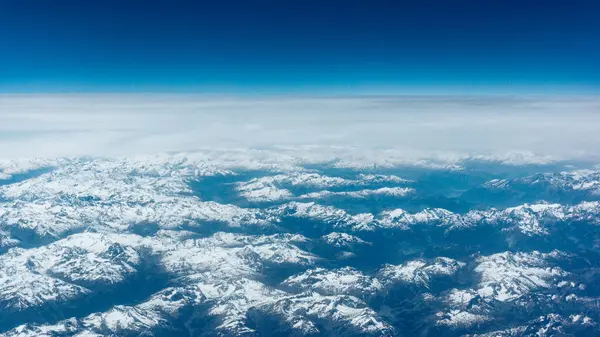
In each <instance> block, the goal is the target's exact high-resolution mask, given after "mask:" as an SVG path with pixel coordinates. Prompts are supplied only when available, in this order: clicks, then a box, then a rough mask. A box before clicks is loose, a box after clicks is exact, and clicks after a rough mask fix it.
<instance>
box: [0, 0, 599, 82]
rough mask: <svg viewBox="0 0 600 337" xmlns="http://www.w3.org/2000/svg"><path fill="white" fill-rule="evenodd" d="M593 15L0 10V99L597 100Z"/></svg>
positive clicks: (207, 6) (574, 4) (176, 6)
mask: <svg viewBox="0 0 600 337" xmlns="http://www.w3.org/2000/svg"><path fill="white" fill-rule="evenodd" d="M598 13H600V2H598V1H578V0H575V1H553V0H550V1H548V0H547V1H537V0H529V1H512V0H505V1H460V0H458V1H427V0H426V1H414V2H412V3H406V2H403V1H389V2H388V1H350V0H346V1H313V0H302V1H295V0H291V1H281V0H279V1H261V0H258V1H231V0H224V1H152V0H149V1H141V0H128V1H114V0H103V1H98V0H86V1H81V0H56V1H45V0H0V92H23V91H25V92H54V91H66V92H77V91H101V92H102V91H117V92H118V91H142V92H143V91H169V92H178V91H182V92H187V91H192V92H212V93H219V92H237V93H252V92H283V93H285V92H325V93H328V92H332V93H333V92H335V93H338V92H340V93H343V92H353V93H354V92H359V93H360V92H364V93H394V92H398V93H438V92H439V93H452V94H455V93H460V92H467V93H471V92H491V93H494V92H507V93H522V92H531V93H554V92H568V93H589V92H598V91H600V90H599V89H600V43H599V42H598V41H599V39H600V20H598Z"/></svg>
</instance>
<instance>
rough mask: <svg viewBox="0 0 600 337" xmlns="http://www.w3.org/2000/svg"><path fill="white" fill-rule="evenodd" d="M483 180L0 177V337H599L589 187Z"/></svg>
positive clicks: (261, 172) (150, 163)
mask: <svg viewBox="0 0 600 337" xmlns="http://www.w3.org/2000/svg"><path fill="white" fill-rule="evenodd" d="M213 159H214V158H213ZM487 165H488V166H486V165H483V164H481V163H478V164H477V165H475V166H473V167H470V166H469V165H468V163H465V164H464V165H463V166H462V167H460V168H459V169H457V168H456V167H455V166H453V167H423V166H419V167H416V166H401V165H392V166H389V167H349V166H347V165H346V166H344V165H341V163H339V162H335V163H331V162H322V163H314V162H310V163H306V162H302V161H299V160H293V161H292V160H290V161H284V162H271V163H263V164H260V161H255V162H248V161H241V162H235V161H230V160H229V159H227V160H225V159H224V160H220V161H217V160H207V158H206V157H205V156H203V155H200V154H176V155H160V156H158V155H157V156H150V157H137V158H59V159H31V160H25V159H24V160H19V161H5V162H0V336H6V337H9V336H11V337H12V336H15V337H16V336H53V337H54V336H80V337H83V336H288V335H294V336H303V335H324V336H370V335H372V336H415V335H419V336H462V335H468V336H593V335H600V326H599V325H598V324H599V323H598V322H600V248H599V247H600V246H599V245H598V242H600V230H599V229H600V226H599V225H600V197H599V191H600V173H599V172H600V171H598V170H597V168H594V167H587V168H584V169H582V168H572V167H558V168H557V166H556V164H552V165H550V164H548V165H546V166H543V167H540V165H537V166H536V167H535V168H536V169H539V170H541V171H543V172H542V173H534V174H532V173H531V170H532V168H531V167H528V166H526V165H524V166H522V167H521V166H515V165H512V166H511V167H510V168H506V170H501V169H499V168H502V167H503V166H502V164H498V163H488V164H487Z"/></svg>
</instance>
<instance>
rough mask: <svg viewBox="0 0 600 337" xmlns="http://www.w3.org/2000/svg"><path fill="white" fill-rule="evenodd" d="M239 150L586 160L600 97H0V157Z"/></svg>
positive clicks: (598, 127)
mask: <svg viewBox="0 0 600 337" xmlns="http://www.w3.org/2000/svg"><path fill="white" fill-rule="evenodd" d="M243 148H253V149H267V150H273V149H275V148H277V149H279V150H280V151H282V153H284V152H285V153H287V154H290V153H292V154H293V153H295V151H296V149H302V153H305V154H307V153H309V154H312V155H317V154H316V152H320V155H321V156H322V158H323V159H325V158H326V157H327V156H337V155H339V154H340V153H344V154H345V155H346V156H348V157H352V156H361V155H364V154H368V153H370V154H373V156H378V157H379V158H381V157H386V156H388V157H393V156H396V157H398V156H405V157H407V158H408V157H410V158H412V159H427V158H434V157H435V158H438V159H439V158H445V157H447V158H464V156H480V157H481V158H488V157H489V156H491V158H495V157H494V156H500V157H502V156H507V154H512V155H509V156H512V157H510V158H514V153H519V155H518V156H517V158H521V159H523V158H525V159H524V160H525V161H526V160H527V158H529V157H530V156H532V155H530V154H535V158H555V159H589V160H596V159H597V158H598V157H599V156H598V155H599V151H600V97H575V96H563V97H509V96H505V97H483V96H482V97H459V96H457V97H378V98H377V97H356V98H350V97H306V98H302V97H206V96H201V95H166V94H158V95H153V94H131V95H111V94H96V95H83V94H73V95H0V158H16V157H57V156H58V157H60V156H81V155H92V156H129V155H139V154H150V153H159V152H166V151H174V152H188V151H198V150H206V149H225V150H227V149H238V150H239V149H243ZM391 153H393V155H391ZM375 154H376V155H375ZM500 157H499V158H500Z"/></svg>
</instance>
